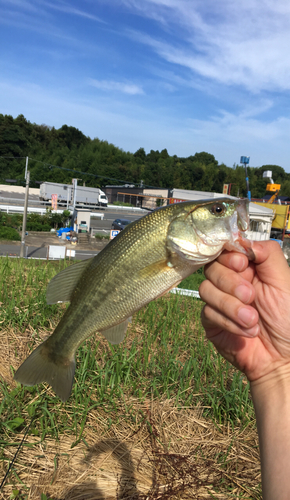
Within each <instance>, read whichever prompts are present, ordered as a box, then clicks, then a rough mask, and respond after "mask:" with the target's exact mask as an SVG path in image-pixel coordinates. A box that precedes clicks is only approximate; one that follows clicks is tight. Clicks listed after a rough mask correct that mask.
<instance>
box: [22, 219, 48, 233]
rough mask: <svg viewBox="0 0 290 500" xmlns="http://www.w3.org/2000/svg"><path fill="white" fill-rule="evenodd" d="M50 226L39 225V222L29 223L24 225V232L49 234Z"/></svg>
mask: <svg viewBox="0 0 290 500" xmlns="http://www.w3.org/2000/svg"><path fill="white" fill-rule="evenodd" d="M50 229H51V226H50V225H49V224H41V222H30V221H27V223H26V231H46V232H49V231H50Z"/></svg>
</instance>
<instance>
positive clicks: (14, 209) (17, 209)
mask: <svg viewBox="0 0 290 500" xmlns="http://www.w3.org/2000/svg"><path fill="white" fill-rule="evenodd" d="M0 211H1V212H6V213H7V214H9V213H10V214H13V213H14V214H15V213H23V212H24V207H21V206H19V205H0ZM27 212H28V213H33V214H40V215H45V214H46V208H38V207H27ZM51 212H52V213H53V214H62V213H63V210H52V211H51ZM70 212H71V211H70ZM90 216H91V217H96V218H100V219H101V220H103V219H104V216H105V214H104V213H101V212H91V213H90Z"/></svg>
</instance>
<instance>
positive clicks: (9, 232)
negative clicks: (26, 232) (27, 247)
mask: <svg viewBox="0 0 290 500" xmlns="http://www.w3.org/2000/svg"><path fill="white" fill-rule="evenodd" d="M0 240H10V241H11V240H13V241H21V238H20V234H19V233H18V232H17V231H16V229H14V228H13V227H6V226H0Z"/></svg>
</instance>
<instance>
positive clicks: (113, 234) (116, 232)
mask: <svg viewBox="0 0 290 500" xmlns="http://www.w3.org/2000/svg"><path fill="white" fill-rule="evenodd" d="M119 232H120V231H119V230H118V229H111V237H110V239H111V240H112V239H113V238H115V237H116V236H117V234H118V233H119Z"/></svg>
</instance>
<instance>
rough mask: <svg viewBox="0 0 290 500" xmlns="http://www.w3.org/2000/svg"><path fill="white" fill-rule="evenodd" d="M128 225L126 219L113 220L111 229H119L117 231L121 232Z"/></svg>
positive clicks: (128, 221) (128, 222)
mask: <svg viewBox="0 0 290 500" xmlns="http://www.w3.org/2000/svg"><path fill="white" fill-rule="evenodd" d="M130 223H131V221H130V220H128V219H115V220H114V221H113V223H112V229H119V231H122V229H124V228H125V227H126V226H128V224H130Z"/></svg>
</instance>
